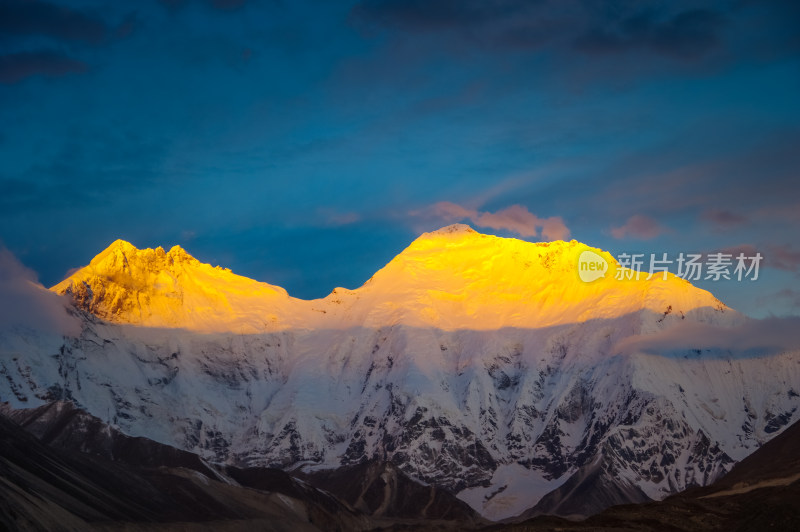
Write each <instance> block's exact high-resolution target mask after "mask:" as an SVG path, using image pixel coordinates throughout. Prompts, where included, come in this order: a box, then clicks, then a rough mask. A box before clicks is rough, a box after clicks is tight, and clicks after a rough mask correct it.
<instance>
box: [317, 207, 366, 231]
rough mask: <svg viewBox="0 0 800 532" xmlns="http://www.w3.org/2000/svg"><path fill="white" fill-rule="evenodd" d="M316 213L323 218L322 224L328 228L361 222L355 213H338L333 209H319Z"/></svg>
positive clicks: (359, 216)
mask: <svg viewBox="0 0 800 532" xmlns="http://www.w3.org/2000/svg"><path fill="white" fill-rule="evenodd" d="M318 213H319V215H320V216H321V217H322V218H323V224H324V225H326V226H330V227H339V226H342V225H350V224H354V223H356V222H360V221H361V215H359V214H358V213H357V212H339V211H336V210H334V209H328V208H320V209H318Z"/></svg>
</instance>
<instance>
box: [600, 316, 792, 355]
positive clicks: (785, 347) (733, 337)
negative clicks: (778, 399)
mask: <svg viewBox="0 0 800 532" xmlns="http://www.w3.org/2000/svg"><path fill="white" fill-rule="evenodd" d="M694 349H703V350H704V349H711V350H714V351H718V352H719V351H723V352H726V353H733V354H735V353H743V354H750V353H752V352H753V351H757V352H760V354H770V353H775V352H783V351H795V350H798V349H800V318H798V317H791V318H766V319H763V320H756V319H747V320H746V321H745V322H744V323H742V324H739V325H737V326H736V327H720V326H715V325H708V324H704V323H696V322H695V323H691V322H689V323H686V322H682V323H679V324H678V325H675V326H674V327H670V328H668V329H664V330H662V331H659V332H657V333H654V334H648V335H646V336H636V337H631V338H626V339H625V340H622V341H621V342H619V343H618V344H617V345H616V346H615V347H614V352H616V353H621V354H630V353H636V352H644V353H657V354H669V353H675V352H676V351H687V350H694Z"/></svg>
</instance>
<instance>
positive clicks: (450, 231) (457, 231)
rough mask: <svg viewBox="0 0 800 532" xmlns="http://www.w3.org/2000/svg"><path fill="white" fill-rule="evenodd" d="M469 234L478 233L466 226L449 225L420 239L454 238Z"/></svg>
mask: <svg viewBox="0 0 800 532" xmlns="http://www.w3.org/2000/svg"><path fill="white" fill-rule="evenodd" d="M470 234H473V235H477V234H479V233H478V232H477V231H476V230H475V229H473V228H472V227H470V226H469V225H467V224H451V225H448V226H445V227H442V228H440V229H437V230H436V231H431V232H430V233H425V234H423V235H422V236H421V237H420V238H424V237H425V236H454V235H470Z"/></svg>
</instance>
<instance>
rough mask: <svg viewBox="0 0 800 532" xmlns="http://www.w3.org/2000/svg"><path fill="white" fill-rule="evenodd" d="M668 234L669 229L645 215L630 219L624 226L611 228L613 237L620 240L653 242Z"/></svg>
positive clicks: (634, 216) (636, 215)
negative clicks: (658, 237)
mask: <svg viewBox="0 0 800 532" xmlns="http://www.w3.org/2000/svg"><path fill="white" fill-rule="evenodd" d="M668 232H670V229H669V228H667V227H664V226H663V225H661V224H660V223H658V222H657V221H655V220H654V219H652V218H650V217H649V216H644V215H643V214H635V215H633V216H631V217H630V218H628V221H627V222H625V224H624V225H621V226H619V227H612V228H611V236H613V237H614V238H616V239H620V240H621V239H623V238H636V239H639V240H651V239H653V238H656V237H657V236H660V235H663V234H664V233H668Z"/></svg>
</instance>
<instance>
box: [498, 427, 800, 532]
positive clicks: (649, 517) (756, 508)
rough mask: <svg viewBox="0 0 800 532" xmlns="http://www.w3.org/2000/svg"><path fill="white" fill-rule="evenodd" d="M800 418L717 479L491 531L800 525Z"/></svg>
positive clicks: (787, 531)
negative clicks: (573, 516) (590, 512)
mask: <svg viewBox="0 0 800 532" xmlns="http://www.w3.org/2000/svg"><path fill="white" fill-rule="evenodd" d="M798 501H800V423H795V424H794V425H792V426H791V427H789V428H787V429H786V430H785V431H784V432H783V433H781V434H780V435H779V436H776V437H775V438H774V439H773V440H771V441H769V442H767V443H766V444H764V446H763V447H762V448H760V449H759V450H757V451H756V452H754V453H753V454H751V455H750V456H748V457H747V458H745V459H744V460H742V461H741V462H739V463H738V464H736V466H734V468H733V470H732V471H731V472H730V473H728V474H727V475H725V476H724V477H723V478H721V479H720V480H719V481H717V482H715V483H713V484H712V485H710V486H706V487H704V488H693V489H690V490H687V491H685V492H683V493H680V494H677V495H673V496H671V497H668V498H667V499H665V500H663V501H661V502H652V503H646V504H638V505H632V504H628V505H623V506H615V507H613V508H609V509H608V510H605V511H604V512H601V513H599V514H597V515H594V516H592V517H590V518H588V519H586V520H584V521H580V522H571V521H566V520H564V519H559V518H556V517H536V518H533V519H529V520H526V521H524V522H521V523H518V524H514V525H503V526H500V525H497V526H493V527H490V530H503V531H508V532H511V531H520V532H522V531H538V530H543V531H544V530H564V531H569V530H586V531H623V530H626V531H628V530H630V531H634V530H636V531H643V532H649V531H652V532H657V531H663V530H672V531H676V532H677V531H681V532H706V531H708V532H711V531H714V532H716V531H719V532H722V531H729V530H737V531H741V532H761V531H764V530H775V531H781V532H795V531H797V530H800V505H798Z"/></svg>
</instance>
